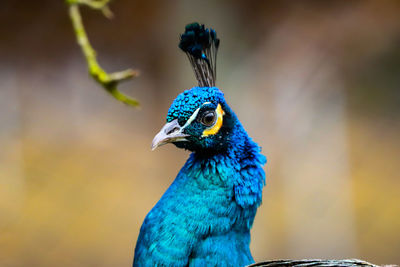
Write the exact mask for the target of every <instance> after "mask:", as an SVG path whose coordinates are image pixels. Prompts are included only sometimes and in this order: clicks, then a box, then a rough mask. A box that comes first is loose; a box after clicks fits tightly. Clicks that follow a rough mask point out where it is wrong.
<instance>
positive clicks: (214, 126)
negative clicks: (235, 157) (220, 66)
mask: <svg viewBox="0 0 400 267" xmlns="http://www.w3.org/2000/svg"><path fill="white" fill-rule="evenodd" d="M218 47H219V39H218V38H217V34H216V32H215V31H214V30H213V29H207V28H205V27H204V25H200V24H198V23H192V24H188V25H187V26H186V28H185V32H184V33H183V34H182V35H181V39H180V43H179V48H181V49H182V50H183V51H184V52H185V53H186V55H187V56H188V58H189V61H190V63H191V65H192V68H193V70H194V73H195V76H196V79H197V81H198V83H199V87H194V88H192V89H190V90H186V91H184V92H183V93H181V94H180V95H178V97H177V98H176V99H175V100H174V102H173V103H172V105H171V107H170V108H169V110H168V115H167V123H166V124H165V125H164V127H163V128H162V129H161V131H160V132H159V133H158V134H157V135H156V136H155V138H154V140H153V143H152V149H153V150H154V149H156V148H157V147H159V146H161V145H164V144H168V143H173V144H175V145H176V146H177V147H179V148H185V149H188V150H191V151H201V150H207V151H210V150H216V151H218V150H219V151H220V150H221V149H223V148H224V147H226V146H227V141H228V140H229V139H228V138H229V130H230V128H231V127H233V123H232V118H234V116H232V115H233V114H232V112H231V110H230V108H229V106H228V105H227V104H226V101H225V99H224V94H223V93H222V92H221V91H220V90H219V89H218V88H217V87H215V80H216V57H217V51H218Z"/></svg>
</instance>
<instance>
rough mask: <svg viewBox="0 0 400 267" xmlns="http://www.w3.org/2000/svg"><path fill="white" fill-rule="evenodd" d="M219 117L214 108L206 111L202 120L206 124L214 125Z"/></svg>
mask: <svg viewBox="0 0 400 267" xmlns="http://www.w3.org/2000/svg"><path fill="white" fill-rule="evenodd" d="M216 119H217V115H216V114H215V111H214V110H210V111H206V112H205V113H204V114H203V116H202V117H201V120H200V122H201V123H202V124H204V125H205V126H212V125H213V124H214V123H215V120H216Z"/></svg>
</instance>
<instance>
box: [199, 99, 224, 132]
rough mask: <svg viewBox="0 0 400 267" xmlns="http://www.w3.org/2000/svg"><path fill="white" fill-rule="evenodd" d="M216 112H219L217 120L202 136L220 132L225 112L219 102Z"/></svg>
mask: <svg viewBox="0 0 400 267" xmlns="http://www.w3.org/2000/svg"><path fill="white" fill-rule="evenodd" d="M215 113H217V121H216V122H215V124H214V125H213V126H212V127H211V128H208V129H205V130H204V131H203V135H202V137H205V136H209V135H214V134H216V133H218V131H219V129H221V127H222V122H223V116H224V115H225V112H224V111H223V109H222V107H221V105H220V104H218V106H217V109H216V110H215Z"/></svg>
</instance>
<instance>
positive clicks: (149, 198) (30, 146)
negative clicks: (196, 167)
mask: <svg viewBox="0 0 400 267" xmlns="http://www.w3.org/2000/svg"><path fill="white" fill-rule="evenodd" d="M111 9H112V10H113V12H114V14H115V18H114V19H113V20H107V19H105V18H104V17H103V16H102V15H101V14H100V13H98V12H95V11H92V10H88V9H87V8H84V9H83V17H84V22H85V24H86V27H87V31H88V34H89V37H90V39H91V41H92V44H93V46H94V47H95V49H96V50H97V51H98V53H99V61H100V63H101V64H102V66H103V67H104V68H105V69H106V70H108V71H116V70H121V69H124V68H126V67H134V68H137V69H140V70H141V72H142V75H141V77H140V78H138V79H135V80H134V81H132V82H127V83H124V84H123V85H122V87H121V88H122V90H123V91H124V92H126V93H127V94H129V95H132V96H135V97H137V98H138V99H139V100H140V101H141V104H142V109H141V110H140V111H139V110H136V109H134V108H131V107H128V106H125V105H123V104H121V103H119V102H117V101H116V100H114V99H113V98H111V97H110V96H109V95H107V94H106V93H105V92H104V91H103V90H102V89H101V88H100V87H99V86H98V85H97V84H95V82H94V81H93V80H91V78H90V77H88V74H87V70H86V63H85V61H84V59H83V57H82V55H81V52H80V50H79V48H78V46H77V45H76V43H75V36H74V35H73V33H72V27H71V23H70V21H69V18H68V16H67V7H66V6H65V5H64V3H63V1H62V0H58V1H55V0H43V1H12V0H2V3H1V5H0V36H1V37H0V266H28V265H29V266H129V265H130V264H131V262H132V257H133V250H134V245H135V242H136V238H137V235H138V232H139V227H140V225H141V223H142V221H143V219H144V216H145V215H146V213H147V212H148V211H149V210H150V209H151V207H152V206H153V205H154V204H155V203H156V202H157V200H158V199H159V198H160V196H161V195H162V193H163V192H164V191H165V190H166V188H167V187H168V186H169V184H170V183H171V182H172V180H173V179H174V177H175V176H176V174H177V172H178V170H179V169H180V167H181V166H182V165H183V163H184V161H185V160H186V158H187V157H188V152H184V151H181V150H178V149H176V148H174V147H173V146H166V147H162V148H160V149H158V150H157V151H155V152H151V151H150V143H151V140H152V138H153V136H154V135H155V133H156V132H157V131H158V130H159V128H160V127H161V126H162V125H163V123H164V121H165V116H166V112H167V109H168V107H169V105H170V104H171V102H172V100H173V99H174V98H175V97H176V95H177V94H178V93H180V92H181V91H183V90H184V89H187V88H190V87H192V86H194V85H196V82H195V79H194V75H193V74H192V71H191V69H190V67H189V63H188V62H187V59H186V57H185V55H184V54H183V53H182V52H180V51H179V50H178V48H177V43H178V37H179V33H181V32H182V31H183V29H184V25H185V24H186V23H189V22H193V21H199V22H201V23H205V24H206V25H208V26H212V27H213V28H215V29H216V30H217V32H218V34H219V36H220V38H221V47H220V53H219V57H218V60H219V62H218V82H217V84H218V86H219V87H220V88H221V89H222V90H223V91H224V92H225V95H226V98H227V100H228V102H229V103H230V105H231V106H232V108H233V109H234V110H235V111H236V113H237V115H238V116H239V118H240V119H241V121H242V123H243V124H244V126H245V127H246V129H247V130H248V132H249V134H250V135H251V136H252V137H253V138H254V139H255V140H256V141H257V142H258V143H259V144H260V145H261V146H262V147H263V151H264V154H265V155H267V157H268V164H267V166H266V172H267V186H266V187H265V190H264V200H263V205H262V206H261V207H260V209H259V212H258V214H257V217H256V220H255V224H254V228H253V230H252V251H253V255H254V257H255V259H256V260H257V261H260V260H263V259H277V258H362V259H364V260H368V261H372V262H374V263H378V264H383V263H397V264H399V263H400V179H399V178H400V177H399V173H400V161H399V157H400V138H399V137H400V135H399V134H400V120H399V119H400V4H399V1H379V0H375V1H128V0H115V1H114V2H112V4H111Z"/></svg>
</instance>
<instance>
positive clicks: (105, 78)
mask: <svg viewBox="0 0 400 267" xmlns="http://www.w3.org/2000/svg"><path fill="white" fill-rule="evenodd" d="M66 2H67V4H68V5H69V16H70V18H71V21H72V25H73V28H74V32H75V35H76V39H77V42H78V44H79V46H80V47H81V49H82V52H83V55H84V56H85V58H86V62H87V64H88V69H89V73H90V75H91V76H92V77H93V78H94V79H95V80H96V81H97V82H98V83H99V84H101V85H102V86H103V88H104V89H106V90H107V92H109V93H110V94H111V95H112V96H113V97H114V98H116V99H117V100H119V101H121V102H123V103H125V104H128V105H130V106H134V107H138V106H139V102H138V101H137V100H136V99H133V98H130V97H129V96H127V95H125V94H123V93H122V92H120V91H119V90H118V88H117V86H118V84H119V83H120V82H122V81H125V80H128V79H131V78H133V77H136V76H138V72H137V71H135V70H132V69H127V70H123V71H119V72H114V73H110V74H109V73H107V72H106V71H105V70H104V69H103V68H101V67H100V65H99V63H98V62H97V59H96V51H95V50H94V49H93V47H92V45H91V44H90V42H89V39H88V37H87V34H86V31H85V28H84V26H83V23H82V17H81V14H80V11H79V5H86V6H89V7H91V8H93V9H97V10H101V11H102V12H103V14H104V15H105V16H106V17H108V18H110V17H111V16H112V13H111V11H110V9H109V8H108V6H107V4H108V3H109V2H110V0H66Z"/></svg>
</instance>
